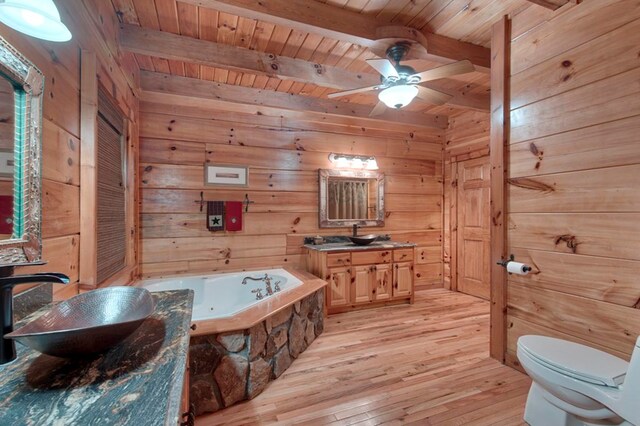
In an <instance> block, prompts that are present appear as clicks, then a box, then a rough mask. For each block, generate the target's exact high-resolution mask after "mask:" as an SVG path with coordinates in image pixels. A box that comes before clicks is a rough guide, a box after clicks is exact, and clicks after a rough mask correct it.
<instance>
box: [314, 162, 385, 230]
mask: <svg viewBox="0 0 640 426" xmlns="http://www.w3.org/2000/svg"><path fill="white" fill-rule="evenodd" d="M319 184H320V188H319V191H318V192H319V194H320V205H319V210H320V218H319V226H320V228H339V227H347V226H352V225H359V226H384V173H379V172H375V171H369V170H332V169H320V170H319Z"/></svg>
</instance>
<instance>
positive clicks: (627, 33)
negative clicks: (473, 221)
mask: <svg viewBox="0 0 640 426" xmlns="http://www.w3.org/2000/svg"><path fill="white" fill-rule="evenodd" d="M520 25H521V23H520V22H517V21H515V20H514V21H513V30H514V31H513V34H514V36H515V37H514V38H513V40H512V43H511V50H512V58H511V67H512V75H511V132H510V146H509V155H508V159H509V161H508V171H509V181H508V183H509V185H508V212H509V221H508V228H509V229H508V245H509V252H511V253H513V254H515V257H516V259H517V260H518V261H520V262H525V263H528V264H530V265H531V266H532V267H533V268H534V269H533V272H532V273H530V274H529V275H527V276H517V275H511V276H509V282H508V318H507V320H508V321H507V342H508V344H507V361H508V362H510V363H514V364H515V363H516V362H517V361H516V359H515V349H516V342H517V338H518V337H519V336H521V335H523V334H529V333H534V334H544V335H550V336H556V337H560V338H564V339H568V340H573V341H577V342H583V343H586V344H588V345H590V346H594V347H597V348H600V349H603V350H605V351H608V352H610V353H613V354H615V355H618V356H622V357H625V358H628V356H629V354H630V353H631V351H632V348H633V344H634V342H635V340H636V338H637V337H638V335H639V334H640V310H639V309H638V308H640V303H639V300H640V281H639V280H638V276H639V275H640V227H639V226H638V221H639V220H640V192H638V187H639V186H640V144H638V134H639V131H640V93H639V92H640V84H639V81H640V61H639V60H638V48H637V47H638V45H640V6H639V4H638V2H637V1H630V0H584V1H583V2H582V3H581V4H580V5H578V6H575V7H574V8H572V9H570V10H568V11H566V12H564V13H557V14H555V15H553V17H552V19H550V20H549V21H548V22H546V23H543V24H542V25H539V26H537V27H535V28H533V29H531V30H530V31H528V32H524V31H522V29H521V27H520Z"/></svg>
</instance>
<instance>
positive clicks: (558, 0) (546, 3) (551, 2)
mask: <svg viewBox="0 0 640 426" xmlns="http://www.w3.org/2000/svg"><path fill="white" fill-rule="evenodd" d="M527 1H530V2H531V3H535V4H537V5H538V6H542V7H546V8H547V9H551V10H556V9H559V8H561V7H562V6H564V5H565V4H567V3H569V1H570V0H527Z"/></svg>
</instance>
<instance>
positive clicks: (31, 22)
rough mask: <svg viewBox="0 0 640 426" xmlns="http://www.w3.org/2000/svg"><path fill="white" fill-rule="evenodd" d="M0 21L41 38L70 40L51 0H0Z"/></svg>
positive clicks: (68, 33) (66, 29)
mask: <svg viewBox="0 0 640 426" xmlns="http://www.w3.org/2000/svg"><path fill="white" fill-rule="evenodd" d="M0 22H2V23H3V24H5V25H7V26H8V27H11V28H13V29H14V30H16V31H20V32H21V33H24V34H27V35H30V36H32V37H36V38H39V39H42V40H48V41H58V42H62V41H69V40H71V32H70V31H69V29H68V28H67V26H66V25H65V24H63V23H62V21H61V20H60V13H59V12H58V8H57V7H56V5H55V4H54V3H53V0H21V1H18V0H0Z"/></svg>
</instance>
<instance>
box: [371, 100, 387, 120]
mask: <svg viewBox="0 0 640 426" xmlns="http://www.w3.org/2000/svg"><path fill="white" fill-rule="evenodd" d="M386 110H387V106H386V105H385V104H384V103H383V102H378V104H377V105H376V106H375V107H373V109H372V110H371V112H370V113H369V117H375V116H376V115H380V114H382V113H383V112H385V111H386Z"/></svg>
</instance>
